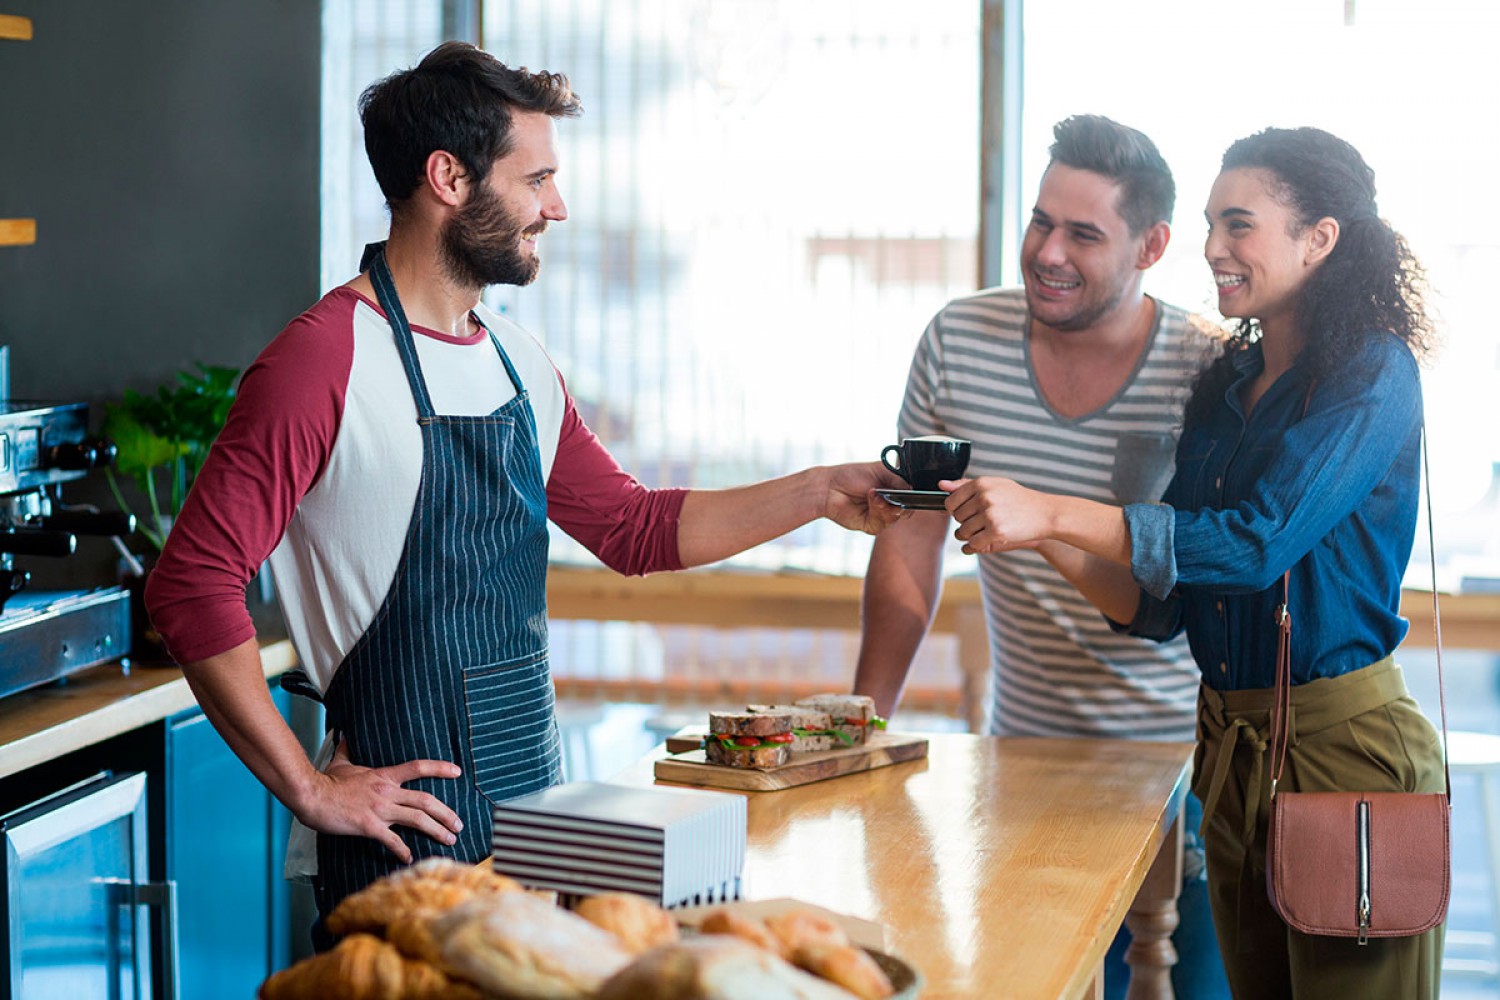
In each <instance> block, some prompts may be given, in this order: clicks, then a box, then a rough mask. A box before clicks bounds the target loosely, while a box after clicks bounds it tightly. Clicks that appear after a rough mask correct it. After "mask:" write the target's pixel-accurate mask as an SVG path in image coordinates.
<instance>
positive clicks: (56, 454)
mask: <svg viewBox="0 0 1500 1000" xmlns="http://www.w3.org/2000/svg"><path fill="white" fill-rule="evenodd" d="M46 464H47V466H48V467H49V468H53V469H68V470H79V469H93V468H96V467H97V466H98V465H99V447H98V445H97V443H95V442H90V441H66V442H64V443H62V444H57V445H53V446H52V447H51V448H48V449H47V463H46Z"/></svg>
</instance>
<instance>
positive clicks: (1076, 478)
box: [854, 116, 1223, 997]
mask: <svg viewBox="0 0 1500 1000" xmlns="http://www.w3.org/2000/svg"><path fill="white" fill-rule="evenodd" d="M1053 134H1054V137H1055V142H1054V143H1053V145H1052V148H1051V162H1050V164H1049V165H1048V168H1047V171H1046V173H1045V174H1044V176H1043V178H1042V184H1041V190H1040V191H1039V193H1038V196H1037V201H1036V205H1035V207H1034V208H1033V209H1032V214H1031V221H1030V224H1029V226H1028V228H1027V230H1026V235H1025V238H1024V240H1023V243H1022V247H1021V267H1022V274H1023V279H1024V282H1025V288H1024V289H986V290H984V291H981V292H978V293H976V294H974V295H971V296H968V297H965V298H962V299H958V300H957V301H954V302H951V303H949V304H948V305H947V306H945V307H944V308H943V309H942V310H941V311H940V312H939V313H938V314H937V316H936V317H934V319H933V320H932V322H931V324H930V325H929V326H928V327H927V330H926V332H925V333H924V334H923V335H922V338H921V341H920V342H919V343H918V344H917V349H916V353H915V356H914V358H913V359H912V365H911V372H910V375H909V377H908V381H907V387H906V397H905V400H904V401H903V403H902V407H901V413H900V418H899V421H898V430H899V433H900V435H901V437H903V438H906V437H916V436H920V435H929V434H940V435H948V436H951V437H957V438H964V439H967V440H970V441H972V442H973V450H972V457H971V459H970V463H969V468H968V472H967V475H968V476H971V477H975V476H994V475H1003V476H1007V477H1009V478H1012V479H1015V480H1016V481H1018V482H1020V483H1022V484H1024V485H1027V486H1031V487H1034V488H1036V489H1040V490H1045V491H1047V492H1049V493H1061V494H1069V495H1073V496H1079V497H1087V498H1089V499H1092V500H1099V501H1104V502H1108V503H1120V504H1123V503H1131V502H1136V501H1145V500H1156V499H1159V498H1160V496H1161V492H1162V490H1163V489H1164V488H1165V487H1166V485H1167V482H1168V481H1169V480H1170V479H1171V476H1172V467H1173V454H1174V451H1175V447H1176V439H1177V434H1178V431H1179V430H1180V426H1181V422H1182V406H1183V403H1184V402H1185V400H1186V398H1187V392H1188V388H1189V386H1190V384H1191V382H1192V380H1193V378H1194V377H1195V376H1196V374H1197V372H1198V371H1199V370H1200V368H1201V367H1202V365H1203V364H1204V363H1205V362H1206V361H1207V359H1208V351H1209V347H1210V345H1211V341H1210V338H1209V337H1208V336H1206V335H1205V333H1204V332H1203V331H1202V329H1200V328H1199V327H1198V326H1197V325H1195V324H1194V323H1193V322H1191V321H1190V318H1189V317H1188V315H1187V314H1186V313H1184V312H1183V311H1182V310H1181V309H1178V308H1177V307H1175V306H1171V305H1168V304H1166V303H1164V302H1161V301H1159V300H1156V299H1154V298H1152V297H1150V296H1148V295H1146V294H1145V292H1144V291H1143V290H1142V287H1141V282H1142V278H1143V276H1144V275H1145V272H1146V271H1147V270H1148V269H1149V268H1150V267H1151V266H1152V265H1154V264H1155V263H1156V262H1157V261H1158V260H1159V259H1160V258H1161V256H1162V253H1163V252H1164V251H1165V250H1166V247H1167V241H1168V239H1169V237H1170V229H1169V226H1170V222H1171V216H1172V204H1173V200H1174V197H1175V186H1174V184H1173V181H1172V174H1171V171H1170V169H1169V168H1168V167H1167V164H1166V162H1165V161H1164V160H1163V159H1162V157H1161V155H1160V153H1159V152H1157V149H1156V147H1155V145H1154V144H1152V142H1151V140H1150V139H1148V138H1147V137H1146V136H1145V135H1143V134H1141V133H1140V132H1138V131H1136V130H1134V129H1130V128H1126V127H1124V126H1122V125H1119V124H1117V123H1115V122H1113V121H1110V120H1109V119H1107V118H1102V117H1098V116H1077V117H1073V118H1069V119H1067V120H1065V121H1063V122H1061V123H1059V124H1058V125H1057V126H1056V128H1055V129H1054V130H1053ZM952 530H953V523H952V520H951V518H950V517H948V516H944V515H943V514H941V513H919V514H916V515H914V516H913V517H911V518H910V519H908V520H907V521H905V522H903V523H901V524H899V525H897V526H896V527H895V528H893V529H892V530H891V531H888V532H886V533H885V534H884V535H882V536H881V537H880V538H879V539H877V540H876V543H875V548H874V551H873V553H872V555H871V557H870V567H869V572H868V574H867V576H866V580H865V591H864V626H863V636H862V642H861V647H860V653H859V664H858V668H857V671H856V675H855V683H854V687H855V690H856V691H857V692H859V693H862V694H868V695H871V696H873V697H874V698H875V702H876V706H877V710H878V711H880V712H881V714H889V713H890V712H891V711H893V710H894V709H895V708H896V705H897V704H898V702H899V700H900V695H901V689H902V686H903V685H904V683H905V681H906V675H907V672H908V670H909V669H910V665H911V661H912V658H913V656H914V655H915V653H916V650H917V648H918V646H919V645H920V644H921V641H922V638H923V637H924V635H925V633H926V630H927V626H928V623H929V622H930V621H931V619H932V613H933V611H934V609H935V608H936V606H937V601H938V597H939V594H940V591H941V587H942V565H943V550H944V546H945V542H946V539H947V537H948V535H949V534H950V533H951V532H952ZM978 560H979V567H978V568H979V576H980V587H981V591H982V593H983V595H984V603H985V611H986V617H987V620H988V630H989V639H990V664H991V675H992V679H993V685H992V686H993V700H992V702H991V704H990V706H989V711H988V727H987V728H988V730H989V732H991V733H994V734H1000V735H1028V736H1054V737H1055V736H1062V737H1100V738H1113V739H1142V740H1182V741H1190V740H1192V738H1193V720H1194V709H1195V701H1196V696H1197V689H1198V669H1197V666H1196V665H1195V664H1194V663H1193V659H1192V655H1191V654H1190V653H1189V651H1188V647H1187V643H1186V641H1185V640H1183V639H1181V638H1179V639H1177V640H1174V641H1172V642H1168V643H1163V644H1157V643H1155V642H1143V641H1140V640H1137V639H1134V638H1131V637H1128V636H1124V635H1117V634H1115V633H1114V632H1113V631H1112V630H1111V628H1110V626H1109V623H1108V622H1107V621H1106V620H1105V619H1104V618H1103V617H1102V616H1101V615H1100V614H1099V612H1098V611H1097V610H1095V609H1094V607H1093V605H1091V604H1090V603H1089V602H1088V601H1087V600H1085V599H1084V598H1083V597H1082V596H1081V595H1080V594H1079V593H1078V592H1077V591H1076V590H1075V589H1074V588H1073V587H1072V586H1071V585H1070V584H1068V583H1067V582H1066V581H1065V580H1064V579H1063V578H1062V577H1061V576H1060V575H1059V574H1058V573H1057V572H1056V571H1055V570H1053V569H1052V568H1051V566H1049V565H1048V564H1047V562H1046V561H1045V560H1044V559H1043V558H1042V557H1041V556H1040V555H1038V554H1037V553H1036V552H1034V551H1029V550H1027V551H1018V552H1006V553H995V554H986V555H981V556H979V557H978ZM1207 920H1208V917H1207V908H1206V906H1205V907H1204V916H1203V921H1204V922H1206V921H1207ZM1184 923H1185V924H1186V923H1187V921H1186V920H1185V921H1184ZM1184 930H1191V928H1184ZM1181 937H1182V932H1181V931H1180V932H1179V938H1181ZM1179 952H1181V953H1184V954H1185V956H1186V957H1187V958H1188V961H1187V962H1185V963H1184V964H1185V965H1192V964H1196V963H1195V962H1193V961H1192V959H1195V958H1199V957H1201V958H1203V959H1205V960H1210V959H1211V960H1212V961H1213V962H1214V963H1216V962H1217V953H1216V951H1215V949H1214V944H1213V937H1212V931H1211V930H1208V931H1207V937H1206V940H1204V941H1203V942H1201V944H1200V943H1196V942H1195V943H1194V944H1192V945H1189V946H1188V947H1186V948H1184V947H1183V946H1182V945H1181V944H1179ZM1195 953H1202V954H1195ZM1121 971H1123V966H1122V967H1121ZM1193 971H1194V970H1191V969H1186V968H1184V969H1180V970H1179V973H1182V972H1193ZM1213 971H1214V974H1215V975H1216V976H1217V981H1218V982H1219V983H1222V980H1223V973H1222V971H1221V970H1213ZM1120 978H1122V977H1118V976H1116V977H1110V978H1109V979H1107V985H1106V989H1107V990H1109V992H1110V993H1111V994H1113V993H1114V992H1115V990H1116V989H1120V990H1121V991H1123V985H1124V984H1123V982H1120V981H1119V979H1120ZM1174 979H1175V980H1177V981H1178V995H1180V996H1194V997H1197V996H1206V995H1211V993H1212V988H1210V990H1209V991H1208V992H1205V990H1204V988H1203V985H1202V983H1201V981H1189V982H1187V983H1184V982H1183V977H1182V975H1180V974H1174ZM1219 992H1221V993H1222V992H1223V991H1222V988H1221V989H1220V991H1219Z"/></svg>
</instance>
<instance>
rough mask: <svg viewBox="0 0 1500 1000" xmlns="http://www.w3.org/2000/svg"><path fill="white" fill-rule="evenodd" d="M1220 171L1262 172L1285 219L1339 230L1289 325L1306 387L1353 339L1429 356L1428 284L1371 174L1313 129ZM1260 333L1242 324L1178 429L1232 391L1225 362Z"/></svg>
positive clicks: (1266, 136) (1254, 144) (1285, 133)
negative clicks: (1396, 344) (1385, 341)
mask: <svg viewBox="0 0 1500 1000" xmlns="http://www.w3.org/2000/svg"><path fill="white" fill-rule="evenodd" d="M1220 169H1221V170H1236V169H1258V170H1264V171H1266V172H1268V173H1270V174H1271V175H1272V177H1273V178H1274V179H1275V187H1274V189H1273V190H1272V192H1271V193H1272V195H1273V196H1274V197H1275V198H1276V199H1277V200H1278V201H1280V202H1281V203H1282V204H1284V205H1286V206H1287V207H1288V208H1290V209H1291V211H1292V213H1293V215H1294V216H1295V217H1296V220H1297V224H1298V226H1299V227H1305V226H1310V225H1312V224H1313V223H1315V222H1317V221H1318V220H1319V219H1323V218H1330V217H1331V218H1333V219H1335V220H1336V221H1337V222H1338V224H1339V239H1338V243H1337V244H1336V245H1335V246H1334V249H1333V252H1332V253H1331V254H1329V256H1328V259H1327V260H1325V261H1324V262H1323V264H1322V266H1320V267H1319V268H1317V269H1316V270H1315V271H1314V272H1313V273H1312V275H1311V277H1309V278H1308V280H1307V282H1306V284H1304V285H1303V287H1302V290H1301V293H1300V295H1299V296H1298V303H1297V311H1296V315H1297V322H1298V324H1299V325H1300V326H1301V327H1302V329H1303V331H1304V332H1305V333H1306V346H1305V347H1304V348H1303V350H1302V354H1301V356H1300V357H1299V358H1298V364H1299V365H1305V366H1306V367H1307V369H1308V370H1309V371H1310V372H1311V374H1312V376H1313V377H1314V378H1319V377H1322V376H1323V375H1325V374H1327V373H1329V372H1331V371H1333V370H1334V369H1336V368H1337V367H1339V365H1340V364H1342V363H1346V362H1347V359H1348V358H1349V357H1350V356H1351V355H1352V354H1353V353H1354V350H1355V348H1356V347H1357V346H1358V343H1359V341H1360V339H1361V338H1363V337H1367V336H1369V335H1370V334H1371V333H1374V332H1377V331H1382V330H1383V331H1389V332H1390V333H1393V334H1395V335H1396V336H1398V337H1400V338H1401V339H1402V340H1404V341H1405V342H1406V345H1407V346H1408V347H1409V348H1411V351H1412V353H1413V354H1415V355H1417V357H1418V358H1420V357H1422V356H1423V355H1425V354H1427V353H1428V352H1429V351H1430V350H1431V349H1432V347H1433V341H1434V330H1433V322H1432V318H1431V317H1430V316H1429V315H1428V311H1427V304H1426V298H1425V295H1426V291H1427V277H1426V272H1425V271H1424V270H1423V269H1422V265H1421V264H1420V263H1419V262H1418V261H1417V259H1416V257H1415V256H1414V255H1413V254H1412V252H1411V248H1410V247H1409V246H1408V245H1407V243H1406V240H1405V238H1403V237H1402V236H1401V234H1400V233H1398V232H1396V231H1395V230H1394V229H1392V228H1391V226H1390V224H1389V223H1387V222H1386V221H1385V220H1384V219H1382V218H1380V215H1379V212H1378V210H1377V209H1376V206H1375V171H1373V170H1371V169H1370V167H1369V165H1368V164H1366V163H1365V161H1364V157H1362V156H1360V155H1359V151H1358V150H1357V149H1355V148H1354V147H1353V146H1351V145H1349V143H1347V142H1345V141H1344V140H1342V139H1340V138H1338V137H1337V136H1334V135H1330V134H1329V133H1327V132H1324V131H1323V130H1321V129H1315V128H1294V129H1282V128H1268V129H1266V130H1264V131H1262V132H1257V133H1255V134H1254V135H1252V136H1247V137H1246V138H1244V139H1240V140H1239V141H1238V142H1236V143H1234V144H1233V145H1232V146H1230V147H1229V149H1228V150H1226V151H1225V153H1224V160H1223V163H1222V164H1221V167H1220ZM1259 337H1260V325H1259V323H1257V322H1256V321H1255V320H1254V319H1249V318H1246V319H1241V320H1240V321H1239V322H1238V323H1237V324H1236V326H1235V329H1234V330H1233V331H1232V332H1231V335H1230V337H1229V340H1228V343H1227V344H1226V345H1225V347H1224V353H1223V354H1222V355H1221V356H1220V357H1219V358H1218V359H1217V360H1216V361H1215V362H1214V363H1213V364H1212V365H1210V366H1209V367H1208V368H1207V370H1205V371H1204V372H1203V374H1202V375H1200V376H1199V377H1198V379H1197V381H1196V382H1195V383H1194V385H1193V394H1192V397H1191V399H1190V400H1189V402H1188V406H1187V419H1189V420H1194V419H1195V418H1197V417H1200V416H1202V415H1203V413H1204V412H1205V410H1206V409H1208V408H1209V407H1212V406H1213V405H1214V404H1215V403H1216V402H1217V401H1218V400H1219V399H1221V398H1222V397H1223V395H1224V392H1225V390H1226V389H1227V388H1228V387H1229V384H1230V383H1231V382H1233V381H1234V375H1235V373H1234V370H1233V367H1232V365H1231V359H1232V358H1233V356H1234V355H1235V354H1236V353H1237V352H1239V351H1241V350H1243V349H1244V348H1245V347H1246V346H1247V345H1249V344H1250V343H1252V342H1254V341H1255V340H1257V339H1259Z"/></svg>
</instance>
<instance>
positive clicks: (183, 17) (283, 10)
mask: <svg viewBox="0 0 1500 1000" xmlns="http://www.w3.org/2000/svg"><path fill="white" fill-rule="evenodd" d="M319 8H320V4H319V3H318V2H317V0H140V2H136V3H124V2H120V0H0V12H3V13H7V14H19V15H22V16H26V17H30V18H32V20H33V22H34V28H35V39H34V40H32V41H29V42H14V41H0V218H13V217H25V218H35V219H37V227H38V234H37V243H36V245H34V246H29V247H0V344H9V345H10V348H11V365H10V367H11V381H12V391H13V394H14V395H16V396H28V397H34V398H49V399H69V400H77V399H85V400H88V401H90V402H98V401H102V400H104V399H109V398H112V397H115V396H117V395H119V393H120V391H121V390H122V389H123V388H124V387H126V386H131V387H135V388H149V387H151V386H154V385H155V384H156V383H158V382H159V381H161V380H162V379H164V378H166V377H168V376H169V375H170V373H171V372H173V371H175V370H176V369H177V368H179V367H182V366H183V365H184V364H187V363H189V362H192V361H196V360H202V361H207V362H211V363H216V364H231V365H244V364H246V363H247V362H249V361H250V360H251V359H252V358H254V356H255V354H256V353H257V351H258V350H259V349H260V347H261V346H263V345H264V344H265V343H266V342H267V341H268V340H269V339H270V338H271V337H272V336H274V335H275V334H276V332H277V331H278V330H279V329H280V328H281V327H282V326H283V325H285V323H286V322H287V320H289V319H290V318H291V317H293V316H295V315H296V314H297V313H298V312H300V311H301V310H302V309H304V308H306V307H307V306H308V305H310V304H311V303H312V302H313V300H314V299H315V298H316V297H317V293H318V287H317V286H318V96H319V59H320V51H321V43H320V25H321V21H320V10H319Z"/></svg>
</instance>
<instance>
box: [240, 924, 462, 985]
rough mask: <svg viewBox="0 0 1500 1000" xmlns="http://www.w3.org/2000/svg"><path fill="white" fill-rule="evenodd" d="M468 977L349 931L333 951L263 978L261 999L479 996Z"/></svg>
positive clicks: (368, 936)
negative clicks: (449, 973)
mask: <svg viewBox="0 0 1500 1000" xmlns="http://www.w3.org/2000/svg"><path fill="white" fill-rule="evenodd" d="M483 997H484V995H483V994H482V993H480V992H479V991H478V990H476V989H474V988H473V987H472V986H470V985H468V984H467V983H459V982H455V981H453V980H451V979H449V978H448V977H447V976H446V975H444V973H443V972H442V970H440V969H437V968H434V967H433V966H431V965H428V964H426V963H425V962H413V961H411V960H409V959H406V958H403V957H402V955H401V953H400V952H398V951H397V950H396V949H395V948H394V947H392V946H391V945H389V944H387V943H386V942H384V941H382V940H380V939H379V938H377V937H374V936H373V935H370V934H351V935H350V936H348V937H346V938H345V939H344V940H342V941H340V942H339V943H338V946H337V947H335V948H334V949H333V950H332V951H328V952H324V953H323V954H321V955H314V956H313V957H312V958H307V959H303V960H302V961H301V962H298V963H297V964H296V965H294V966H292V967H291V968H290V969H283V970H282V971H281V972H278V973H276V974H275V975H273V976H271V978H269V979H267V980H266V981H265V982H264V983H263V984H262V985H261V988H260V998H261V1000H483Z"/></svg>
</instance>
